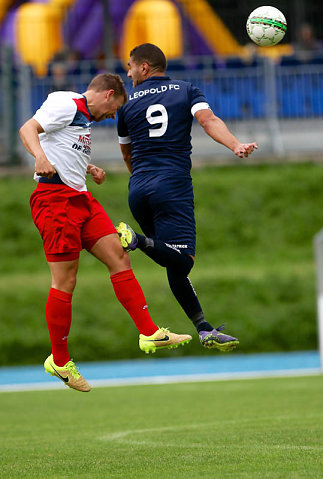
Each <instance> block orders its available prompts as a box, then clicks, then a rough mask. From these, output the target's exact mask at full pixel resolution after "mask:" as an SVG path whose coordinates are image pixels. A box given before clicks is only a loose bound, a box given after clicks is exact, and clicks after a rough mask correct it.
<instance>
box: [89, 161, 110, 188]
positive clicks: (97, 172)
mask: <svg viewBox="0 0 323 479" xmlns="http://www.w3.org/2000/svg"><path fill="white" fill-rule="evenodd" d="M87 172H88V173H89V174H90V175H92V177H93V180H94V182H95V183H96V184H97V185H101V184H102V183H103V182H104V180H105V177H106V174H105V171H104V170H103V169H102V168H99V167H98V166H95V165H89V166H88V169H87Z"/></svg>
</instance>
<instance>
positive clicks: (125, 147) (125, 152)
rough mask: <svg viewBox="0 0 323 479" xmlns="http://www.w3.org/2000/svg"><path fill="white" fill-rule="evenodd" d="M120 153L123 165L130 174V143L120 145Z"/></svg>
mask: <svg viewBox="0 0 323 479" xmlns="http://www.w3.org/2000/svg"><path fill="white" fill-rule="evenodd" d="M120 148H121V153H122V156H123V159H124V162H125V164H126V165H127V168H128V170H129V171H130V173H132V164H131V143H125V144H121V143H120Z"/></svg>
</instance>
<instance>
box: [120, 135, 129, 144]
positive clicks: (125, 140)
mask: <svg viewBox="0 0 323 479" xmlns="http://www.w3.org/2000/svg"><path fill="white" fill-rule="evenodd" d="M118 138H119V143H120V145H127V144H128V143H131V138H130V136H118Z"/></svg>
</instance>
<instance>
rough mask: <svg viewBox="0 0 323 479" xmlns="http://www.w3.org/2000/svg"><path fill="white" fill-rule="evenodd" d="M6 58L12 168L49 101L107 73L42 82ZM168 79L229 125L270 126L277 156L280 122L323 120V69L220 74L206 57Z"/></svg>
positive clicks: (1, 104)
mask: <svg viewBox="0 0 323 479" xmlns="http://www.w3.org/2000/svg"><path fill="white" fill-rule="evenodd" d="M3 55H6V56H5V62H2V65H3V66H2V70H1V72H0V75H1V85H2V98H1V97H0V123H1V128H0V131H1V133H0V135H2V138H1V136H0V141H1V142H2V144H4V145H5V148H2V150H3V151H4V152H5V155H4V156H5V159H7V160H9V162H10V163H12V162H14V161H16V159H17V155H16V148H15V144H16V141H15V135H16V132H17V130H18V128H19V126H20V125H21V124H23V122H24V121H26V120H27V119H28V118H30V117H31V116H32V115H33V114H34V112H35V111H36V110H37V108H39V106H40V105H41V104H42V102H43V101H44V100H45V99H46V97H47V95H48V94H49V93H50V92H52V91H56V90H72V91H78V92H82V91H85V90H86V87H87V85H88V84H89V82H90V80H91V79H92V78H93V76H94V75H95V74H97V73H98V72H100V71H102V70H100V69H99V65H98V64H96V63H94V62H88V61H83V62H80V63H79V64H78V65H77V68H75V66H74V70H73V71H68V70H67V68H66V66H64V65H61V71H60V70H59V69H57V68H56V69H54V68H52V69H51V70H50V74H49V75H48V76H46V77H42V78H40V77H37V76H35V75H34V74H33V73H32V71H31V69H30V68H29V67H28V66H26V65H23V64H19V63H18V64H17V62H15V63H13V62H12V60H11V59H10V55H9V54H8V52H3ZM3 58H4V57H3ZM109 70H110V71H113V70H114V71H117V72H118V73H120V75H121V76H122V78H123V79H124V81H125V83H126V86H127V88H128V87H129V90H130V89H131V82H130V81H129V79H127V76H126V73H125V72H124V71H123V70H122V68H121V67H120V64H119V63H118V62H115V63H111V64H110V65H109ZM168 74H169V75H170V76H171V78H174V79H178V80H187V81H191V82H192V83H193V84H194V85H196V86H198V87H199V88H200V89H201V90H202V92H204V94H205V96H206V98H207V100H208V102H209V104H210V106H211V108H212V110H213V111H214V113H215V114H216V115H218V116H219V117H221V118H223V119H224V120H225V121H230V122H239V123H240V122H248V121H254V122H255V121H259V120H261V121H265V122H266V125H267V127H266V130H267V134H268V135H269V136H270V141H271V143H272V151H273V153H274V154H278V155H279V154H281V153H282V147H281V140H280V122H281V121H284V120H299V119H302V120H308V119H322V118H323V64H317V65H310V64H309V65H302V64H299V65H292V66H283V65H276V64H275V63H274V62H273V61H271V60H269V59H258V61H257V62H256V63H255V64H254V65H253V66H246V65H244V64H243V62H242V61H241V62H240V63H239V59H237V65H235V66H232V64H231V67H230V68H221V66H219V65H215V64H214V58H213V57H205V58H202V57H201V58H200V59H199V61H197V60H196V59H195V61H192V59H185V61H182V62H181V63H178V64H175V65H174V64H170V65H169V71H168ZM107 126H108V127H109V126H115V121H112V120H106V121H104V122H103V123H100V124H99V125H96V126H95V128H102V127H107Z"/></svg>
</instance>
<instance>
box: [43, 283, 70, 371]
mask: <svg viewBox="0 0 323 479" xmlns="http://www.w3.org/2000/svg"><path fill="white" fill-rule="evenodd" d="M46 320H47V326H48V331H49V336H50V342H51V345H52V352H53V358H54V363H55V364H56V365H57V366H64V364H66V363H67V362H68V361H69V360H70V359H71V358H70V355H69V353H68V347H67V336H68V333H69V332H70V327H71V321H72V295H71V294H69V293H65V292H64V291H59V290H58V289H55V288H51V289H50V291H49V295H48V299H47V304H46Z"/></svg>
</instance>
